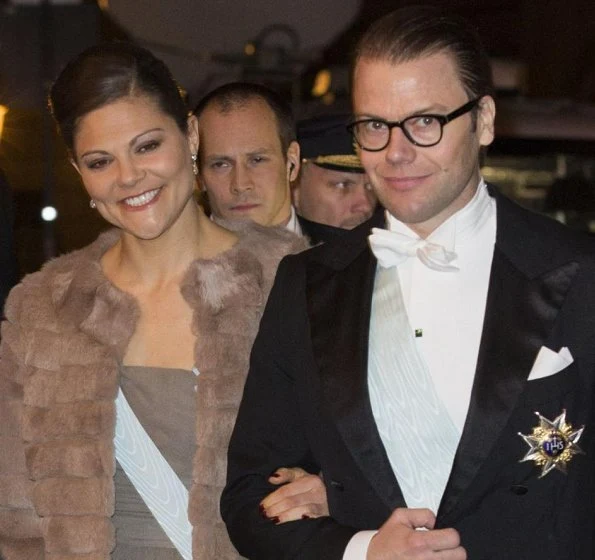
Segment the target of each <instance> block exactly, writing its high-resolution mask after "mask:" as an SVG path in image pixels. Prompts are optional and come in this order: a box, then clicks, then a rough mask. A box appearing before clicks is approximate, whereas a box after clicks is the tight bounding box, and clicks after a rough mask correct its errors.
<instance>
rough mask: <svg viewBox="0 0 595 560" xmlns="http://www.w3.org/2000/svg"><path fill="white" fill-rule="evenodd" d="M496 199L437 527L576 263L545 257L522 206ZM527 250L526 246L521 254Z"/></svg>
mask: <svg viewBox="0 0 595 560" xmlns="http://www.w3.org/2000/svg"><path fill="white" fill-rule="evenodd" d="M496 198H497V200H498V217H497V221H498V225H497V240H496V247H495V250H494V258H493V262H492V271H491V275H490V285H489V288H488V298H487V303H486V312H485V319H484V326H483V333H482V338H481V343H480V348H479V355H478V361H477V368H476V373H475V379H474V382H473V388H472V392H471V400H470V404H469V410H468V413H467V419H466V422H465V426H464V428H463V433H462V436H461V441H460V443H459V447H458V449H457V452H456V455H455V459H454V463H453V468H452V471H451V475H450V478H449V481H448V484H447V487H446V489H445V492H444V495H443V498H442V502H441V505H440V509H439V512H438V515H439V523H440V524H443V523H446V524H448V522H449V518H452V517H453V516H454V515H456V506H457V505H459V504H460V501H461V497H462V496H463V495H464V494H465V493H466V492H468V491H469V488H470V486H471V484H472V482H473V480H474V478H475V477H476V476H477V474H478V472H479V470H480V467H481V466H482V465H483V464H484V463H485V461H486V459H487V458H488V455H489V454H490V452H491V451H492V450H493V447H494V445H495V443H496V441H497V439H498V437H499V435H500V433H501V432H502V430H503V429H504V427H505V426H506V423H507V422H508V419H509V417H510V415H511V413H512V411H513V409H514V407H515V405H516V403H517V400H518V398H519V395H520V394H521V392H522V390H523V389H524V387H525V383H526V381H527V377H528V375H529V372H530V371H531V367H532V365H533V361H534V360H535V357H536V356H537V353H538V351H539V349H540V348H541V346H542V345H544V344H545V343H546V341H547V338H548V335H549V334H550V332H551V330H552V328H553V326H554V322H555V320H556V317H557V315H558V312H559V310H560V309H561V307H562V305H563V303H564V299H565V297H566V294H567V292H568V290H569V288H570V286H571V285H572V281H573V278H574V276H575V274H576V273H577V272H578V268H579V265H578V264H577V263H576V262H574V261H572V260H570V261H569V260H567V259H566V260H563V259H564V257H562V259H559V262H558V263H556V259H555V258H554V259H552V260H548V259H547V258H546V259H544V258H542V257H543V254H540V252H539V243H540V240H539V239H538V236H536V237H535V239H528V238H527V237H528V236H529V237H530V235H531V234H530V233H529V232H528V231H527V229H526V228H524V226H523V225H522V224H519V221H518V217H516V216H515V215H514V214H516V213H517V212H519V210H518V209H517V208H516V207H515V206H514V205H513V204H512V203H511V202H510V201H507V200H505V199H503V198H502V197H501V196H496ZM519 226H520V227H519ZM532 241H534V242H535V243H537V246H536V245H535V244H533V243H532ZM541 243H542V242H541ZM527 247H530V248H531V251H530V253H529V252H528V253H527V254H524V253H525V249H526V248H527ZM544 250H546V251H547V249H544ZM536 254H537V255H540V257H541V258H540V259H539V260H536V257H535V255H536ZM544 266H547V267H548V268H547V269H544ZM466 498H467V500H466V501H468V500H469V495H467V496H466Z"/></svg>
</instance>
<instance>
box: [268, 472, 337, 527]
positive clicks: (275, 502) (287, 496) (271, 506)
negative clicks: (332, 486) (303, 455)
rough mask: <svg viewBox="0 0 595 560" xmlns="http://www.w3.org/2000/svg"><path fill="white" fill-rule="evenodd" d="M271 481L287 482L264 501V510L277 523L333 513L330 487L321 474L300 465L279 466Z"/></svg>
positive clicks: (270, 478)
mask: <svg viewBox="0 0 595 560" xmlns="http://www.w3.org/2000/svg"><path fill="white" fill-rule="evenodd" d="M269 482H270V483H271V484H275V485H283V486H281V488H279V489H277V490H275V491H274V492H272V493H271V494H269V495H268V496H267V497H266V498H265V499H264V500H263V501H262V502H261V504H260V511H261V513H262V514H263V515H264V516H265V517H267V518H269V519H271V520H272V521H274V522H275V523H285V522H286V521H294V520H296V519H306V518H313V517H322V516H324V515H328V514H329V511H328V503H327V500H326V488H325V486H324V484H323V482H322V480H321V479H320V477H319V476H317V475H315V474H308V473H307V472H306V471H305V470H303V469H300V468H298V467H294V468H291V469H286V468H279V469H277V470H276V471H275V472H274V473H273V474H272V475H271V476H270V477H269Z"/></svg>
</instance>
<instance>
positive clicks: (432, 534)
mask: <svg viewBox="0 0 595 560" xmlns="http://www.w3.org/2000/svg"><path fill="white" fill-rule="evenodd" d="M435 522H436V517H435V516H434V514H433V513H432V512H431V511H430V510H429V509H404V508H399V509H396V510H395V511H394V512H393V513H392V515H391V516H390V517H389V518H388V519H387V521H386V522H385V523H384V525H383V526H382V527H381V528H380V530H379V531H378V533H376V534H375V535H374V536H373V537H372V540H371V541H370V545H369V547H368V554H367V556H366V559H367V560H466V558H467V553H466V552H465V549H464V548H463V547H462V546H461V541H460V538H459V534H458V533H457V531H455V530H454V529H437V530H434V523H435ZM419 529H424V530H419Z"/></svg>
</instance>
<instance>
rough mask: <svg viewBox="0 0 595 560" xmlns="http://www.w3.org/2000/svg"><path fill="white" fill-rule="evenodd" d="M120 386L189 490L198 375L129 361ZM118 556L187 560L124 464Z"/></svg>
mask: <svg viewBox="0 0 595 560" xmlns="http://www.w3.org/2000/svg"><path fill="white" fill-rule="evenodd" d="M121 387H122V391H123V392H124V395H125V396H126V400H127V401H128V403H129V404H130V407H131V408H132V410H133V411H134V413H135V415H136V417H137V418H138V420H139V421H140V423H141V424H142V426H143V427H144V429H145V431H146V432H147V433H148V434H149V436H150V437H151V439H152V440H153V441H154V442H155V445H156V446H157V447H158V449H159V451H160V452H161V454H162V455H163V456H164V457H165V459H167V461H168V462H169V464H170V465H171V466H172V468H173V469H174V471H175V472H176V474H177V475H178V476H179V477H180V480H181V481H182V483H183V484H184V486H186V488H187V489H188V490H190V486H191V483H192V459H193V457H194V453H195V450H196V443H195V442H196V439H195V423H196V393H195V387H196V376H195V375H194V373H192V372H190V371H186V370H180V369H166V368H149V367H140V366H125V367H122V368H121ZM115 487H116V508H115V514H114V516H113V518H112V521H113V523H114V526H115V528H116V548H115V550H114V551H113V552H112V559H113V560H182V557H181V556H180V554H179V553H178V551H177V550H176V549H175V547H174V545H173V544H172V543H171V541H170V540H169V539H168V538H167V535H166V534H165V533H164V532H163V529H161V527H160V526H159V523H157V521H156V520H155V518H154V517H153V515H152V514H151V512H150V511H149V509H148V508H147V506H146V505H145V503H144V502H143V500H142V498H141V497H140V495H139V494H138V492H137V491H136V489H135V488H134V486H133V485H132V483H131V482H130V481H129V480H128V477H127V476H126V474H125V473H124V471H123V470H122V468H121V467H120V465H119V464H117V465H116V476H115Z"/></svg>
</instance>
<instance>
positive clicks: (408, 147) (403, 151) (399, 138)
mask: <svg viewBox="0 0 595 560" xmlns="http://www.w3.org/2000/svg"><path fill="white" fill-rule="evenodd" d="M385 150H386V153H385V157H386V160H387V161H389V162H390V163H405V162H410V161H413V160H414V159H415V155H416V153H417V152H416V151H415V146H414V145H413V144H412V143H411V142H410V140H409V139H408V138H407V137H406V136H405V133H404V132H403V131H402V130H401V129H400V128H399V127H394V128H393V129H391V135H390V140H389V142H388V146H387V147H386V148H385Z"/></svg>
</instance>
